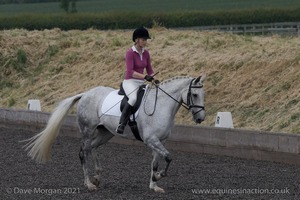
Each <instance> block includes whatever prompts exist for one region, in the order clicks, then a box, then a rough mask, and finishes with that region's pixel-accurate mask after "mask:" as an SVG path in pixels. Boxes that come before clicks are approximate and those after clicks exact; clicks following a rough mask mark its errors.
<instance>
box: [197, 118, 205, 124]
mask: <svg viewBox="0 0 300 200" xmlns="http://www.w3.org/2000/svg"><path fill="white" fill-rule="evenodd" d="M203 121H204V120H202V119H200V118H198V119H196V120H195V122H196V123H197V124H201V122H203Z"/></svg>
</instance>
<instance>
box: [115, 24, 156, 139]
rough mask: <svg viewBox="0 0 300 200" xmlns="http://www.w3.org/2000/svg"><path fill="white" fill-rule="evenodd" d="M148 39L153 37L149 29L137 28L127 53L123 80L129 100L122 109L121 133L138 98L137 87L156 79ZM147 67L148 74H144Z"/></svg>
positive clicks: (118, 129) (118, 131)
mask: <svg viewBox="0 0 300 200" xmlns="http://www.w3.org/2000/svg"><path fill="white" fill-rule="evenodd" d="M147 39H151V38H150V36H149V32H148V30H147V29H145V28H144V27H141V28H138V29H136V30H135V31H134V32H133V35H132V40H133V42H134V45H133V46H132V47H131V48H130V49H129V50H128V51H127V53H126V76H125V80H123V88H124V91H125V93H126V95H127V97H128V98H129V100H128V102H127V103H126V105H125V107H124V109H123V111H122V115H121V118H120V122H119V126H118V128H117V130H116V131H117V133H120V134H122V133H123V132H124V128H125V126H126V124H127V122H128V120H129V117H130V115H131V113H132V108H133V106H134V104H135V102H136V100H137V91H138V90H137V88H138V87H139V86H141V85H142V84H143V83H144V80H146V81H149V82H152V81H153V80H154V78H153V75H154V72H153V69H152V66H151V60H150V54H149V52H148V51H147V50H146V49H145V47H146V44H147ZM145 69H146V71H147V74H144V70H145Z"/></svg>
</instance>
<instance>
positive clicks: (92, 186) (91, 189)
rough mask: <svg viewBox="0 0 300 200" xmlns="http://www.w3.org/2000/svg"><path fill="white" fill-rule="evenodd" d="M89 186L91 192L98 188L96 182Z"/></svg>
mask: <svg viewBox="0 0 300 200" xmlns="http://www.w3.org/2000/svg"><path fill="white" fill-rule="evenodd" d="M87 187H88V190H89V191H90V192H94V191H96V190H97V186H96V185H94V184H89V185H88V186H87Z"/></svg>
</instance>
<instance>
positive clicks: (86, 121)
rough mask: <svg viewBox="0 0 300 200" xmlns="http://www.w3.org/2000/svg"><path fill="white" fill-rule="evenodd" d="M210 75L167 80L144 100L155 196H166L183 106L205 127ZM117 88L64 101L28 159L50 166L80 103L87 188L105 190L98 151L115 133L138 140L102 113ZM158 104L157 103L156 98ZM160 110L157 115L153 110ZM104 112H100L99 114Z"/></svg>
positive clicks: (141, 118)
mask: <svg viewBox="0 0 300 200" xmlns="http://www.w3.org/2000/svg"><path fill="white" fill-rule="evenodd" d="M204 80H205V76H200V77H198V78H195V79H194V78H191V77H175V78H172V79H169V80H166V81H164V82H162V83H161V84H160V85H159V90H158V91H156V89H154V88H155V87H152V88H151V87H148V89H146V91H145V93H146V94H147V95H145V97H144V100H143V101H142V104H141V106H140V110H139V114H138V117H137V119H136V121H137V124H138V129H139V132H140V136H141V138H142V139H143V142H144V143H145V144H146V145H147V146H148V147H150V148H151V149H152V152H153V160H152V163H151V178H150V189H152V190H154V191H155V192H164V190H163V189H162V188H160V187H158V186H157V181H158V180H160V179H161V178H162V177H165V176H166V175H167V170H168V167H169V164H170V162H171V160H172V159H171V156H170V153H169V152H168V150H167V149H166V148H165V147H164V143H165V141H166V140H167V138H168V136H169V135H170V132H171V128H172V126H173V125H174V119H175V114H176V113H177V111H178V109H179V107H180V106H181V105H185V106H186V108H187V109H188V110H190V111H191V113H192V114H193V119H194V121H195V122H196V123H201V122H202V121H203V120H204V118H205V110H204V89H203V82H204ZM113 90H114V89H113V88H110V87H101V86H100V87H96V88H93V89H91V90H89V91H87V92H85V93H82V94H78V95H75V96H73V97H70V98H67V99H65V100H63V101H62V102H61V103H60V104H59V105H58V106H57V107H56V109H55V110H54V112H53V113H52V115H51V117H50V119H49V121H48V124H47V126H46V128H45V129H44V130H43V131H42V132H41V133H39V134H37V135H36V136H34V137H32V138H30V139H29V142H28V144H27V145H26V150H29V152H28V155H29V156H30V157H31V158H32V159H35V160H36V161H38V162H45V161H47V160H49V159H50V157H51V148H52V145H53V142H54V140H55V138H56V137H57V135H58V133H59V129H60V127H61V124H62V121H63V119H64V118H65V116H66V115H67V113H68V111H69V110H70V109H71V108H72V106H73V105H74V104H75V103H76V102H77V101H79V102H78V105H77V119H78V123H79V128H80V132H81V134H82V138H83V144H82V147H81V150H80V153H79V156H80V160H81V163H82V167H83V171H84V184H85V185H86V186H87V187H88V189H89V190H96V189H97V186H99V181H100V173H101V171H102V168H101V165H100V162H99V159H98V156H97V153H96V149H97V147H99V146H100V145H102V144H105V143H106V142H107V141H109V140H110V139H111V138H112V137H113V136H114V135H118V136H122V137H125V138H130V139H134V136H133V134H132V132H131V131H130V129H129V128H128V127H126V128H125V131H124V133H123V134H122V135H119V134H117V133H116V131H115V130H116V127H117V126H118V123H119V117H114V116H108V115H105V113H101V111H99V109H98V108H99V107H100V106H101V105H102V103H103V101H104V99H105V97H106V96H107V95H108V94H109V93H110V92H112V91H113ZM156 98H157V102H156V105H155V99H156ZM152 111H155V112H154V113H153V115H150V114H149V112H152ZM99 112H100V113H99ZM89 154H91V155H92V158H93V160H94V163H95V170H96V175H95V176H94V177H93V178H91V179H90V177H89V174H88V169H87V161H88V156H89ZM160 157H163V158H164V159H165V161H166V167H165V169H164V170H161V171H158V161H159V158H160Z"/></svg>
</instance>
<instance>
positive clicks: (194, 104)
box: [183, 75, 206, 124]
mask: <svg viewBox="0 0 300 200" xmlns="http://www.w3.org/2000/svg"><path fill="white" fill-rule="evenodd" d="M205 79H206V75H204V76H199V77H198V78H196V79H193V80H192V81H191V82H190V84H189V87H188V89H187V93H185V97H184V98H183V101H184V103H185V104H186V105H187V106H188V108H189V110H190V111H191V112H192V114H193V119H194V121H195V122H196V123H197V124H200V123H201V122H203V121H204V119H205V109H204V89H203V82H204V80H205Z"/></svg>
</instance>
